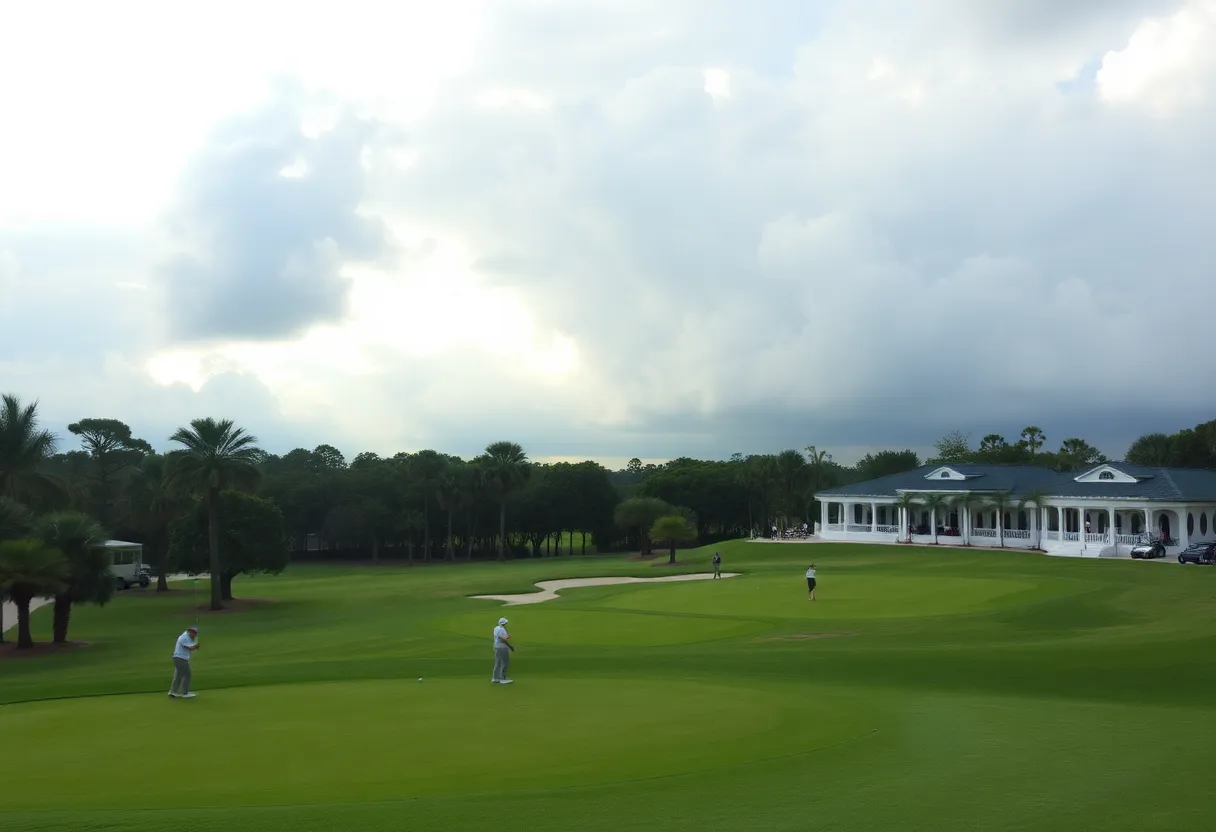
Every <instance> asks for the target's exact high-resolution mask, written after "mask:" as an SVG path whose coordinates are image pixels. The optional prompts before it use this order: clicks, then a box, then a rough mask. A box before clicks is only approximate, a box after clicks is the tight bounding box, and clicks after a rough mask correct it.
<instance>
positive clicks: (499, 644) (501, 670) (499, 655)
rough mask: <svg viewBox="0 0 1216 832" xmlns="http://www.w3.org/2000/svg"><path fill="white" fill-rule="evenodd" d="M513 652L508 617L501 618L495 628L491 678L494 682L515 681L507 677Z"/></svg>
mask: <svg viewBox="0 0 1216 832" xmlns="http://www.w3.org/2000/svg"><path fill="white" fill-rule="evenodd" d="M513 652H515V648H514V647H512V646H511V634H510V633H508V632H507V619H505V618H500V619H498V626H497V627H495V628H494V675H493V677H492V678H491V679H490V681H491V682H493V683H494V684H496V685H509V684H511V683H512V682H513V681H514V679H508V678H507V668H508V667H510V666H511V654H512V653H513Z"/></svg>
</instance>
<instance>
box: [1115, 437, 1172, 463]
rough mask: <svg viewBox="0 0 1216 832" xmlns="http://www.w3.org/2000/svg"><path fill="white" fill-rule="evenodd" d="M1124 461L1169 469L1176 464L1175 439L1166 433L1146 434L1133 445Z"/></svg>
mask: <svg viewBox="0 0 1216 832" xmlns="http://www.w3.org/2000/svg"><path fill="white" fill-rule="evenodd" d="M1124 459H1126V460H1127V461H1128V462H1131V463H1134V464H1136V465H1148V466H1150V467H1162V468H1164V467H1168V466H1170V465H1173V464H1174V462H1175V460H1174V439H1173V437H1172V436H1170V435H1169V434H1165V433H1148V434H1145V435H1144V436H1141V437H1140V438H1139V439H1137V440H1136V441H1135V442H1133V443H1132V445H1131V447H1130V448H1128V449H1127V454H1126V455H1125V456H1124Z"/></svg>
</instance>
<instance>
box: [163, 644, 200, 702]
mask: <svg viewBox="0 0 1216 832" xmlns="http://www.w3.org/2000/svg"><path fill="white" fill-rule="evenodd" d="M197 649H198V628H197V627H187V628H186V632H184V633H182V634H181V635H180V636H178V637H177V644H176V645H174V647H173V684H172V685H170V686H169V695H170V696H171V697H173V698H174V699H193V698H194V694H193V693H191V692H190V654H191V653H193V652H194V651H195V650H197Z"/></svg>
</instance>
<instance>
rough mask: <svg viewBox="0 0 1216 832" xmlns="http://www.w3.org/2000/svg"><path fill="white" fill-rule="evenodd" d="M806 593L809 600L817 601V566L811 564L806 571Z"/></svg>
mask: <svg viewBox="0 0 1216 832" xmlns="http://www.w3.org/2000/svg"><path fill="white" fill-rule="evenodd" d="M806 591H807V595H808V600H810V601H814V600H815V564H813V563H812V564H811V565H810V566H809V567H807V570H806Z"/></svg>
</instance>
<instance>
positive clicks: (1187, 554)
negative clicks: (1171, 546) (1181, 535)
mask: <svg viewBox="0 0 1216 832" xmlns="http://www.w3.org/2000/svg"><path fill="white" fill-rule="evenodd" d="M1178 562H1179V563H1216V543H1194V544H1192V545H1190V546H1187V547H1186V548H1185V549H1183V550H1182V551H1181V552H1179V553H1178Z"/></svg>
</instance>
